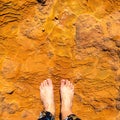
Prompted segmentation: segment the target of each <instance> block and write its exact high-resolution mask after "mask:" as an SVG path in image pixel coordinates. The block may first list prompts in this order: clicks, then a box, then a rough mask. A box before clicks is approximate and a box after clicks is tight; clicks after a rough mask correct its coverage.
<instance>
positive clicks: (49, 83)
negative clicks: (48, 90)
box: [47, 78, 52, 86]
mask: <svg viewBox="0 0 120 120" xmlns="http://www.w3.org/2000/svg"><path fill="white" fill-rule="evenodd" d="M47 83H48V85H50V86H52V80H51V79H49V78H48V79H47Z"/></svg>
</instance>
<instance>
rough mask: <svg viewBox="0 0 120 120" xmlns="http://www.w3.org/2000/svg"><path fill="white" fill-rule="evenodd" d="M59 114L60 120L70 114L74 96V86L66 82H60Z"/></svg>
mask: <svg viewBox="0 0 120 120" xmlns="http://www.w3.org/2000/svg"><path fill="white" fill-rule="evenodd" d="M60 90H61V101H62V103H61V113H62V119H65V118H66V117H67V116H68V115H70V114H72V100H73V95H74V86H73V84H72V83H71V82H70V81H68V80H62V81H61V88H60Z"/></svg>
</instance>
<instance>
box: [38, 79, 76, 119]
mask: <svg viewBox="0 0 120 120" xmlns="http://www.w3.org/2000/svg"><path fill="white" fill-rule="evenodd" d="M60 94H61V114H62V119H65V118H66V117H67V116H68V115H70V114H72V100H73V95H74V86H73V84H72V83H71V82H70V81H68V80H61V86H60ZM40 96H41V100H42V102H43V105H44V109H45V111H49V112H51V113H52V114H53V115H55V103H54V93H53V84H52V80H51V79H47V80H44V81H43V82H42V83H41V85H40Z"/></svg>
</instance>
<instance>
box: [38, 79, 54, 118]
mask: <svg viewBox="0 0 120 120" xmlns="http://www.w3.org/2000/svg"><path fill="white" fill-rule="evenodd" d="M40 96H41V100H42V102H43V105H44V111H43V112H41V114H40V118H39V119H38V120H53V119H54V114H55V105H54V94H53V84H52V81H51V80H50V79H47V80H45V81H43V82H42V83H41V85H40Z"/></svg>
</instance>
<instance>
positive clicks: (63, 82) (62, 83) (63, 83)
mask: <svg viewBox="0 0 120 120" xmlns="http://www.w3.org/2000/svg"><path fill="white" fill-rule="evenodd" d="M65 83H66V81H65V80H64V79H62V80H61V87H63V86H64V85H65Z"/></svg>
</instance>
